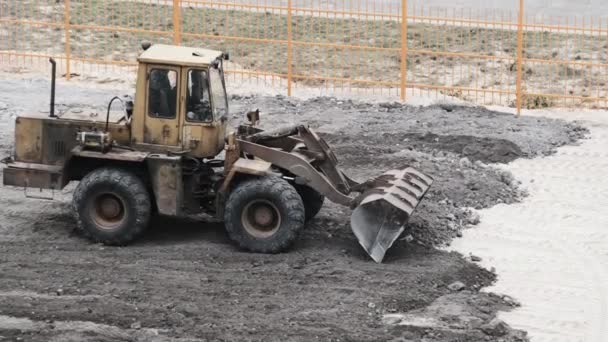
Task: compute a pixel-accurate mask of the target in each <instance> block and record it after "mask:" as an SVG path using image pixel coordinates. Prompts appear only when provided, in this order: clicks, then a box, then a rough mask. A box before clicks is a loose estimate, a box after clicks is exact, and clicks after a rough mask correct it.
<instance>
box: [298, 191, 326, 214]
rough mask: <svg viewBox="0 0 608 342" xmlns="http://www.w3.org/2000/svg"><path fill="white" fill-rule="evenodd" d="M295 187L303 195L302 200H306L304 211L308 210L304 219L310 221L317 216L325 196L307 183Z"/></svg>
mask: <svg viewBox="0 0 608 342" xmlns="http://www.w3.org/2000/svg"><path fill="white" fill-rule="evenodd" d="M295 188H296V190H297V191H298V194H300V197H302V202H304V211H305V212H306V213H305V216H304V220H305V222H308V221H310V220H312V219H313V218H314V217H315V216H317V214H318V213H319V211H320V210H321V208H322V207H323V202H324V201H325V196H323V195H321V194H320V193H319V192H318V191H317V190H315V189H313V188H311V187H309V186H307V185H295Z"/></svg>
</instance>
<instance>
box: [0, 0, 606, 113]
mask: <svg viewBox="0 0 608 342" xmlns="http://www.w3.org/2000/svg"><path fill="white" fill-rule="evenodd" d="M520 10H521V8H517V6H515V8H513V10H497V9H473V8H467V9H457V8H436V7H430V6H426V5H424V4H421V3H420V2H416V1H413V0H412V1H410V3H408V1H406V0H402V1H401V3H400V4H399V3H398V1H397V2H376V1H373V0H358V1H344V0H335V1H333V2H331V1H325V0H232V1H227V0H215V1H207V0H132V1H109V0H82V1H75V0H71V1H70V0H62V1H56V0H48V1H44V0H22V1H5V0H3V1H0V63H2V64H3V65H8V66H10V67H16V68H45V67H47V62H46V59H47V58H48V57H54V58H56V59H58V60H60V61H61V63H60V71H62V73H63V74H64V75H65V77H66V78H70V77H78V76H83V75H87V74H92V73H98V74H102V73H109V72H121V73H122V72H131V71H133V70H134V66H135V64H136V57H137V55H138V54H139V53H140V52H141V51H140V43H141V42H142V41H144V40H147V41H151V42H154V43H166V44H183V45H188V46H201V47H208V48H212V49H217V50H223V51H230V53H231V58H232V63H230V64H229V72H230V75H231V76H232V77H241V78H247V79H260V78H261V79H264V80H265V81H270V82H273V83H274V84H275V85H276V86H277V87H282V89H285V92H286V93H288V94H292V93H297V92H298V91H299V90H300V89H310V88H311V87H313V88H315V89H321V90H322V92H323V93H324V94H332V93H340V92H343V93H357V92H373V93H377V94H382V95H385V96H386V97H387V98H395V99H399V98H402V99H403V98H405V97H406V96H408V95H410V94H420V95H424V96H431V97H441V96H450V97H456V98H460V99H463V100H467V101H472V102H476V103H480V104H500V105H510V106H516V107H523V108H539V107H549V106H570V107H571V106H584V107H593V108H606V107H608V92H607V89H608V86H607V85H606V82H607V80H608V61H607V51H608V19H606V18H593V17H571V18H570V17H569V18H565V17H542V16H538V15H535V14H534V13H525V12H521V11H520ZM404 17H405V18H407V19H406V20H403V18H404Z"/></svg>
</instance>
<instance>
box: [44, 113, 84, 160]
mask: <svg viewBox="0 0 608 342" xmlns="http://www.w3.org/2000/svg"><path fill="white" fill-rule="evenodd" d="M42 127H43V129H42V131H43V134H42V146H43V147H42V163H44V164H63V163H64V162H65V160H66V159H67V157H68V156H69V152H70V150H71V149H72V148H73V147H74V146H76V144H77V142H76V127H74V126H73V125H69V124H68V122H64V121H63V120H56V119H52V120H42Z"/></svg>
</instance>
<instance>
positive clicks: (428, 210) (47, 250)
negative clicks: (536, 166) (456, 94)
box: [0, 79, 586, 342]
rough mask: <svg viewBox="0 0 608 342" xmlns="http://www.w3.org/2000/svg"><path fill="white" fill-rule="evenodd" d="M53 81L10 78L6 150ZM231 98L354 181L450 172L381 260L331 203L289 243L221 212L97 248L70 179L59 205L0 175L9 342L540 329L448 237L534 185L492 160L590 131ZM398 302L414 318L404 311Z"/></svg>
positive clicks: (389, 107) (468, 110)
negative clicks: (522, 324) (80, 221)
mask: <svg viewBox="0 0 608 342" xmlns="http://www.w3.org/2000/svg"><path fill="white" fill-rule="evenodd" d="M47 88H48V84H47V82H46V81H44V80H37V79H32V80H30V79H25V80H6V81H3V82H0V132H1V133H2V134H0V155H7V154H9V153H10V150H11V148H12V144H11V142H12V133H11V125H10V124H9V122H10V120H11V117H12V116H13V115H15V114H17V113H20V112H22V111H32V110H39V109H43V110H44V109H46V106H47V101H48V92H47ZM112 95H114V92H113V91H111V90H104V89H93V88H90V87H82V86H78V85H69V86H67V85H65V84H62V85H60V87H59V88H58V102H59V103H60V104H63V105H66V104H70V105H77V104H85V103H91V102H97V103H99V104H100V105H101V107H103V106H104V105H105V103H106V102H107V100H108V99H109V98H111V96H112ZM231 102H232V111H233V113H235V114H234V116H233V118H232V121H233V123H236V122H237V121H239V120H241V117H242V115H241V113H242V112H244V111H245V110H246V109H255V108H259V109H261V110H262V112H263V113H264V114H263V116H262V126H264V127H275V126H279V125H286V124H293V123H297V122H303V123H304V122H305V123H307V124H309V125H310V126H311V127H313V128H315V129H317V130H318V131H319V132H321V133H322V135H323V136H324V137H325V138H327V140H328V141H329V142H330V144H331V145H332V146H333V147H334V148H335V151H336V154H337V155H338V157H339V159H340V160H341V163H342V167H343V168H344V169H345V171H346V172H347V173H349V174H350V175H351V176H353V177H354V178H358V179H365V178H367V177H370V176H373V175H377V174H378V173H380V172H382V171H384V170H389V169H392V168H399V167H403V166H405V165H412V166H414V167H417V168H419V169H421V170H422V171H424V172H426V173H427V174H430V175H432V176H433V177H435V184H434V186H433V188H432V190H431V191H430V192H429V194H428V197H427V198H426V200H425V201H424V202H423V204H422V205H421V206H420V208H419V210H418V211H417V212H416V214H415V215H414V216H413V217H412V220H411V225H410V227H411V228H412V229H411V231H409V232H407V233H406V234H405V236H404V237H403V238H402V239H400V240H398V241H397V242H396V243H395V246H394V247H393V248H392V249H391V250H390V251H389V253H388V254H387V257H386V259H385V262H384V263H383V264H375V263H373V262H372V261H371V260H370V259H369V257H368V256H367V255H366V254H365V252H364V251H363V250H362V249H361V248H360V247H359V246H358V243H357V241H356V239H355V237H354V236H353V235H352V233H351V232H350V228H349V227H348V217H349V214H350V212H349V209H348V208H343V207H340V206H337V205H333V204H331V203H328V204H326V205H325V207H324V208H323V210H322V211H321V212H320V214H319V216H318V217H317V218H316V219H314V220H313V221H312V222H311V223H310V224H309V225H308V226H307V227H306V229H305V230H304V231H303V233H302V234H301V238H300V239H299V241H298V242H297V243H296V244H295V246H294V247H293V249H292V250H291V251H290V252H288V253H284V254H278V255H259V254H251V253H246V252H243V251H240V250H238V249H237V248H236V247H235V246H234V245H233V244H232V243H231V242H230V241H229V240H228V238H227V236H226V234H225V233H224V230H223V227H222V225H221V224H219V223H213V222H208V221H201V220H175V219H170V218H162V217H159V218H156V219H155V220H154V221H153V224H152V226H151V227H150V230H149V231H148V232H147V234H146V235H145V237H144V238H143V239H142V240H141V241H139V242H137V243H135V244H133V245H131V246H128V247H122V248H118V247H105V246H102V245H99V244H92V243H89V242H88V241H86V240H84V239H83V238H82V237H81V236H79V235H78V234H77V233H76V232H75V231H74V228H75V222H74V219H73V218H72V215H71V207H70V204H69V203H70V202H69V201H70V193H69V189H68V190H66V191H63V192H61V193H56V194H55V197H56V198H57V200H56V201H45V200H38V199H28V198H25V197H24V193H23V189H16V188H10V187H0V265H2V266H1V267H0V341H4V340H6V341H13V340H14V341H17V340H21V341H235V340H238V341H311V340H320V341H401V342H403V341H488V340H492V341H499V340H502V341H521V340H525V333H524V332H521V331H515V330H513V329H510V328H509V327H508V326H505V325H503V324H501V323H500V322H497V321H496V320H494V318H495V316H496V313H497V311H498V310H508V309H509V308H511V307H513V306H516V305H517V304H516V303H515V302H514V301H513V300H511V299H510V298H508V297H501V296H498V295H494V294H487V293H481V292H480V289H482V288H483V287H486V286H488V285H490V284H491V283H492V282H493V281H494V280H495V275H494V274H493V273H491V272H489V271H486V270H484V269H482V268H481V267H479V266H477V265H476V264H475V263H472V262H471V261H470V259H474V258H472V257H470V256H467V257H463V256H461V255H459V254H457V253H448V252H445V251H442V250H440V249H436V248H434V247H435V246H441V245H445V244H448V243H449V242H450V241H451V239H453V238H454V237H456V236H458V235H460V231H461V230H462V229H463V228H464V227H466V226H468V225H471V224H475V223H477V222H478V220H479V218H478V217H476V216H475V215H474V214H473V213H472V212H471V211H470V210H468V209H467V208H469V207H475V208H485V207H490V206H493V205H494V204H497V203H512V202H515V201H517V200H518V199H519V198H521V196H523V195H524V194H522V193H521V192H520V191H519V190H518V187H517V186H518V184H517V181H515V180H514V179H513V178H512V176H511V175H510V174H508V173H505V172H503V171H500V170H498V169H497V168H495V167H493V166H491V165H488V163H491V162H508V161H511V160H513V159H516V158H530V157H534V156H538V155H544V154H550V153H551V152H552V151H554V149H555V148H556V147H557V146H561V145H564V144H571V143H574V142H575V141H577V140H578V139H580V138H582V137H583V136H584V135H585V133H586V131H585V129H583V128H581V127H580V126H578V125H576V124H568V123H566V122H564V121H559V120H551V119H545V118H530V117H522V118H515V117H514V116H512V115H507V114H502V113H497V112H491V111H488V110H486V109H483V108H477V107H454V106H450V105H437V106H431V107H410V106H404V105H401V104H392V103H385V104H370V103H363V102H352V101H341V100H336V99H332V98H317V99H312V100H297V99H287V98H282V97H240V96H234V97H232V99H231ZM60 108H62V107H60ZM379 132H382V133H379ZM34 194H35V192H34ZM455 282H461V283H462V284H461V285H462V286H457V285H459V284H454V283H455ZM450 285H452V286H450ZM454 285H456V286H454ZM448 286H450V287H451V288H452V289H450V288H449V287H448ZM396 313H400V314H405V315H406V316H407V317H408V319H403V318H401V319H398V320H395V319H392V318H391V314H396Z"/></svg>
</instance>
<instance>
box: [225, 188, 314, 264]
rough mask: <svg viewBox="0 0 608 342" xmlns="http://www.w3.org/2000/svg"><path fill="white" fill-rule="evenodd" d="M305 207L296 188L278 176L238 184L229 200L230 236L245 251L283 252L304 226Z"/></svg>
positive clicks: (226, 212) (226, 209)
mask: <svg viewBox="0 0 608 342" xmlns="http://www.w3.org/2000/svg"><path fill="white" fill-rule="evenodd" d="M304 211H305V209H304V204H303V203H302V199H301V198H300V195H299V194H298V192H297V191H296V189H295V188H294V187H293V186H292V185H291V184H289V183H287V182H286V181H285V180H283V179H281V178H278V177H261V178H252V179H248V180H245V181H243V182H242V183H239V184H238V185H236V187H235V188H234V189H233V190H232V192H231V193H230V195H229V196H228V199H227V200H226V208H225V211H224V221H225V225H226V231H227V232H228V236H230V239H232V240H233V241H234V242H236V243H237V244H238V245H239V246H240V247H241V248H243V249H246V250H249V251H252V252H257V253H279V252H282V251H284V250H286V249H287V248H288V247H290V246H291V244H292V243H293V242H294V241H295V239H296V238H297V236H298V232H299V231H300V230H301V229H302V227H303V226H304Z"/></svg>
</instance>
